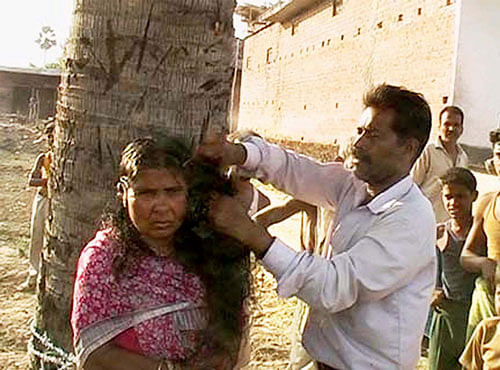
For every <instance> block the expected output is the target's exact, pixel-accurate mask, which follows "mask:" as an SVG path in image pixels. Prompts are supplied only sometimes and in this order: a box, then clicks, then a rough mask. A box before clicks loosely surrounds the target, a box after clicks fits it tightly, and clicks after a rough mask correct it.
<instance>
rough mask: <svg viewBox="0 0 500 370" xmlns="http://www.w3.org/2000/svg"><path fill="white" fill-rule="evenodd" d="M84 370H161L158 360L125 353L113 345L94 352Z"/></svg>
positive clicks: (165, 367) (164, 366) (107, 345)
mask: <svg viewBox="0 0 500 370" xmlns="http://www.w3.org/2000/svg"><path fill="white" fill-rule="evenodd" d="M83 368H84V370H159V369H161V370H163V369H165V370H166V369H167V366H166V365H163V367H161V363H160V361H159V360H156V359H151V358H148V357H145V356H141V355H139V354H137V353H133V352H130V351H127V350H125V349H123V348H120V347H118V346H116V345H114V344H113V343H107V344H105V345H103V346H102V347H100V348H98V349H97V350H95V351H94V352H93V353H92V354H91V355H90V356H89V358H88V359H87V361H86V362H85V364H84V366H83Z"/></svg>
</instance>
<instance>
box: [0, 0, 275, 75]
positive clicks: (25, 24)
mask: <svg viewBox="0 0 500 370" xmlns="http://www.w3.org/2000/svg"><path fill="white" fill-rule="evenodd" d="M102 1H106V0H102ZM276 1H277V0H241V1H239V2H242V3H252V4H256V5H262V4H267V5H270V4H272V3H273V2H276ZM72 9H73V0H0V50H1V52H0V65H2V66H9V67H28V66H29V65H30V63H32V64H34V65H36V66H42V65H44V63H50V62H55V61H57V60H58V58H59V57H60V56H61V55H62V52H63V45H64V41H65V40H66V39H67V37H68V35H69V29H70V24H71V13H72ZM43 26H50V27H52V28H53V29H54V31H55V34H56V38H57V45H56V46H55V47H53V48H51V49H50V50H49V51H47V53H46V54H45V55H44V52H43V51H42V50H41V49H40V47H39V46H38V44H36V43H35V40H36V39H37V37H38V33H39V31H40V30H41V28H42V27H43ZM239 28H240V29H239V32H242V30H241V27H239Z"/></svg>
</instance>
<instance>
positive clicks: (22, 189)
mask: <svg viewBox="0 0 500 370" xmlns="http://www.w3.org/2000/svg"><path fill="white" fill-rule="evenodd" d="M35 139H36V131H35V130H34V128H33V127H29V126H27V125H21V124H16V123H6V122H0V155H1V158H2V161H1V162H0V188H1V189H3V191H2V192H1V193H0V212H1V213H2V216H1V217H0V317H1V320H0V368H1V369H27V368H28V356H27V352H26V344H27V341H28V338H29V323H30V320H31V319H32V317H33V313H34V310H35V307H36V297H35V295H34V294H33V293H25V292H19V291H17V289H18V287H19V285H20V284H21V283H22V282H23V281H24V279H25V277H26V271H27V268H28V262H27V252H28V242H29V240H28V236H29V218H30V213H31V201H32V199H33V196H34V190H33V189H30V188H28V187H27V179H28V174H29V171H30V169H31V165H32V163H33V161H34V159H35V157H36V155H37V153H38V151H39V150H41V149H42V148H40V147H39V144H35V143H33V141H34V140H35ZM477 175H478V180H479V187H480V190H481V192H484V191H492V190H495V189H497V186H498V180H497V178H494V177H491V176H488V175H484V174H477ZM261 189H262V190H263V191H264V192H265V193H266V194H268V195H269V196H270V197H271V198H272V200H273V202H277V203H279V202H284V201H285V199H286V196H285V195H283V194H282V193H279V192H277V191H276V190H274V189H273V188H271V187H269V186H261ZM298 223H299V216H294V217H292V218H291V219H289V220H287V221H285V222H283V223H281V224H279V225H275V226H272V227H271V229H270V230H271V232H272V233H273V234H275V235H277V236H279V237H280V238H282V239H283V240H284V241H286V242H288V243H290V244H291V245H294V246H298V240H299V234H298V233H299V229H300V228H299V227H298ZM254 284H255V292H256V293H255V294H256V298H257V308H256V310H255V311H254V313H253V320H252V327H251V330H250V344H251V350H252V352H251V362H250V363H249V365H248V366H247V367H246V369H247V370H250V369H285V368H286V365H287V360H288V356H289V348H290V339H289V337H288V334H289V331H290V325H291V324H292V321H293V314H294V310H295V304H296V299H289V300H283V299H281V298H279V297H277V295H276V293H275V288H276V283H275V281H274V279H273V278H272V277H271V276H270V274H268V273H267V272H266V271H265V270H264V269H263V268H262V267H260V266H257V267H256V269H255V270H254ZM418 368H419V369H421V370H423V369H425V368H426V366H425V359H422V361H421V364H420V365H419V367H418Z"/></svg>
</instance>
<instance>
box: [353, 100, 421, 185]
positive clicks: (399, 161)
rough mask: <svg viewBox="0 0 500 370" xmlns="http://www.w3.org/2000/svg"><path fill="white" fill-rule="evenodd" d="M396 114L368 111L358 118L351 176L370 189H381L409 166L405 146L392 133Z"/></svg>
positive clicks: (397, 177)
mask: <svg viewBox="0 0 500 370" xmlns="http://www.w3.org/2000/svg"><path fill="white" fill-rule="evenodd" d="M395 119H396V112H395V111H394V110H392V109H384V110H383V109H379V108H374V107H368V108H366V109H365V110H364V112H363V114H362V115H361V118H360V122H359V127H358V133H357V136H356V140H355V141H354V144H353V153H352V158H353V159H352V164H353V169H354V174H355V175H356V177H357V178H359V179H360V180H363V181H365V182H367V183H368V184H369V185H372V186H379V187H384V186H386V185H391V184H392V183H393V181H394V180H397V179H399V178H400V177H401V176H403V175H405V172H407V171H408V168H409V167H410V166H411V163H410V161H411V157H409V156H408V153H407V150H406V145H405V143H404V142H403V141H402V140H400V138H399V137H398V135H397V134H396V132H394V130H393V129H392V127H393V122H394V121H395Z"/></svg>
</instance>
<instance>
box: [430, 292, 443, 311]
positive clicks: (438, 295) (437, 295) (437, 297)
mask: <svg viewBox="0 0 500 370" xmlns="http://www.w3.org/2000/svg"><path fill="white" fill-rule="evenodd" d="M443 298H444V292H443V289H439V288H438V289H434V291H433V292H432V298H431V306H432V307H434V306H437V305H439V303H440V302H441V301H442V300H443Z"/></svg>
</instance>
